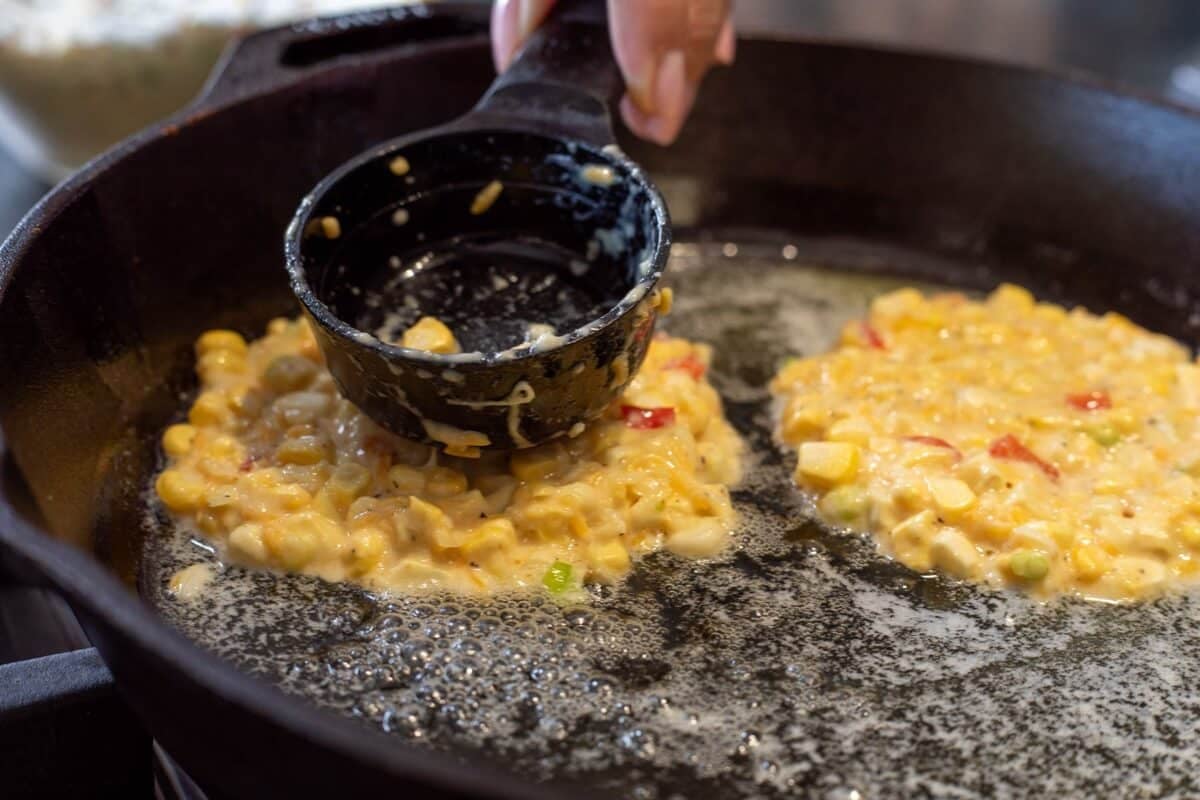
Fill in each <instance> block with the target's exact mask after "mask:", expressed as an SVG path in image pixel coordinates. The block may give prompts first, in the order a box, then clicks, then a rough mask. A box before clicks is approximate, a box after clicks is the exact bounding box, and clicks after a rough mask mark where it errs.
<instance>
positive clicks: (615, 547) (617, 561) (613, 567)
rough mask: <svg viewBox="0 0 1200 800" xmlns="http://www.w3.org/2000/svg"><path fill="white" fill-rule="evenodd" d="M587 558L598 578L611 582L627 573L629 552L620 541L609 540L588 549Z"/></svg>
mask: <svg viewBox="0 0 1200 800" xmlns="http://www.w3.org/2000/svg"><path fill="white" fill-rule="evenodd" d="M588 556H589V557H590V558H591V562H592V564H593V565H594V567H595V569H596V571H597V572H599V573H600V576H601V577H603V578H605V579H607V580H611V579H614V578H619V577H620V576H622V575H624V574H625V573H626V572H628V571H629V567H630V560H629V551H628V550H626V549H625V546H624V545H623V544H621V542H620V541H617V540H610V541H607V542H602V543H599V544H593V545H591V546H589V547H588Z"/></svg>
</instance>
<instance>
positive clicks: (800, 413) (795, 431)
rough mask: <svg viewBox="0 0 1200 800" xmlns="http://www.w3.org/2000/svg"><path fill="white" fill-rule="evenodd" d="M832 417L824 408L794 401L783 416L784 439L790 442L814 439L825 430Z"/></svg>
mask: <svg viewBox="0 0 1200 800" xmlns="http://www.w3.org/2000/svg"><path fill="white" fill-rule="evenodd" d="M832 417H833V415H832V414H830V413H829V411H828V410H826V409H824V408H819V407H817V406H812V405H807V404H805V403H804V402H802V401H799V400H795V399H793V400H792V401H790V402H789V403H788V407H787V410H786V411H784V414H783V438H785V439H786V440H787V441H789V442H798V441H800V440H802V439H809V438H812V437H814V436H816V435H818V434H820V433H821V432H822V431H824V430H825V428H826V427H827V426H828V425H829V423H830V421H831V419H832Z"/></svg>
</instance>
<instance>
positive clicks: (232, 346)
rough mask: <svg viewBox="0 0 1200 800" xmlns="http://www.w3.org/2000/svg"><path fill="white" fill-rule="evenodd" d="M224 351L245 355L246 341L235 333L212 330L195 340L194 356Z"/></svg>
mask: <svg viewBox="0 0 1200 800" xmlns="http://www.w3.org/2000/svg"><path fill="white" fill-rule="evenodd" d="M220 350H224V351H226V352H229V353H238V354H240V355H245V354H246V340H245V339H243V338H242V335H241V334H240V333H238V332H237V331H226V330H212V331H208V332H206V333H204V334H202V335H201V336H200V338H199V339H197V340H196V355H198V356H202V355H204V354H206V353H213V352H217V351H220Z"/></svg>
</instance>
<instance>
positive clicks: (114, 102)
mask: <svg viewBox="0 0 1200 800" xmlns="http://www.w3.org/2000/svg"><path fill="white" fill-rule="evenodd" d="M402 4H403V0H400V1H397V0H391V1H390V2H389V0H0V147H4V148H6V149H7V150H9V151H10V152H11V153H12V154H13V155H14V156H15V157H16V159H17V160H18V161H19V162H20V163H21V164H22V165H23V166H24V167H25V168H26V169H28V170H29V171H30V172H32V173H34V174H36V175H38V176H39V177H41V178H42V179H44V180H46V181H47V182H50V183H55V182H57V181H59V180H61V179H62V178H64V177H66V176H67V175H68V174H70V173H71V172H72V171H74V170H75V169H76V168H78V167H79V166H81V165H82V164H84V163H85V162H87V161H88V160H90V159H91V158H92V157H93V156H95V155H98V154H99V153H101V152H103V151H104V150H106V149H108V148H109V147H110V146H112V145H113V144H115V143H116V142H118V141H120V140H121V139H124V138H125V137H126V136H128V135H130V134H132V133H134V132H135V131H137V130H140V129H141V128H143V127H145V126H146V125H149V124H150V123H151V122H153V121H155V120H157V119H160V118H162V117H164V116H166V115H168V114H170V113H172V112H174V111H176V110H178V109H179V108H181V107H182V106H184V105H186V104H187V103H188V101H189V100H191V99H192V98H193V97H195V95H196V93H197V92H198V91H199V90H200V88H201V87H202V86H203V85H204V81H205V79H206V78H207V77H208V74H209V71H210V70H211V69H212V67H213V65H214V64H215V63H216V61H217V59H218V58H219V57H220V55H221V52H222V51H223V50H224V49H225V47H226V45H228V43H229V42H230V40H231V39H232V38H233V37H235V36H237V35H239V34H242V33H245V32H248V31H253V30H257V29H259V28H263V27H269V26H272V25H280V24H284V23H288V22H293V21H297V20H301V19H306V18H310V17H314V16H320V15H328V14H338V13H342V12H346V11H358V10H365V9H370V8H378V7H380V6H387V5H392V6H394V5H402Z"/></svg>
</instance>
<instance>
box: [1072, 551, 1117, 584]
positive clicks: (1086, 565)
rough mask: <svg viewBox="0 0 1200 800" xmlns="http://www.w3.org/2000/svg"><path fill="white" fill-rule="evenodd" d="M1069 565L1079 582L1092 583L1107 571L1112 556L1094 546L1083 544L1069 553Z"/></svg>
mask: <svg viewBox="0 0 1200 800" xmlns="http://www.w3.org/2000/svg"><path fill="white" fill-rule="evenodd" d="M1071 565H1072V566H1073V567H1074V568H1075V574H1076V575H1077V576H1079V579H1080V580H1084V581H1094V580H1096V579H1097V578H1099V577H1100V576H1101V575H1103V574H1104V573H1105V572H1107V571H1108V569H1109V567H1110V566H1111V565H1112V556H1110V555H1109V554H1108V553H1106V552H1104V550H1103V549H1101V548H1099V547H1096V546H1095V545H1091V544H1084V545H1080V546H1078V547H1076V548H1075V549H1074V550H1072V551H1071Z"/></svg>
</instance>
